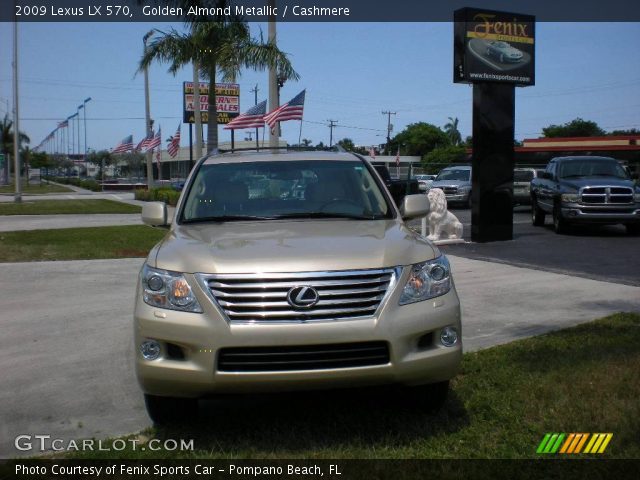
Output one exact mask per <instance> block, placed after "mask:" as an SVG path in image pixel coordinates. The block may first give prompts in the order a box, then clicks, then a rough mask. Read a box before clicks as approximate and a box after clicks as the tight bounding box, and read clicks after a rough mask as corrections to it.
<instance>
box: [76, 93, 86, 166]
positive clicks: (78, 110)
mask: <svg viewBox="0 0 640 480" xmlns="http://www.w3.org/2000/svg"><path fill="white" fill-rule="evenodd" d="M82 109H84V104H82V105H78V109H77V111H76V113H77V114H78V119H77V120H76V122H77V126H78V155H80V110H82ZM78 170H79V169H78Z"/></svg>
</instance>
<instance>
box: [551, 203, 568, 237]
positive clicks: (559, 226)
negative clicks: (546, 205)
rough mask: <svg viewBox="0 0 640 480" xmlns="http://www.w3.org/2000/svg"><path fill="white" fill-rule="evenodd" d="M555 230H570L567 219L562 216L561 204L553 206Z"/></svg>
mask: <svg viewBox="0 0 640 480" xmlns="http://www.w3.org/2000/svg"><path fill="white" fill-rule="evenodd" d="M553 230H554V231H555V232H556V233H558V234H562V233H567V230H568V224H567V221H566V220H565V219H564V218H563V217H562V212H561V211H560V206H559V205H556V206H555V207H554V208H553Z"/></svg>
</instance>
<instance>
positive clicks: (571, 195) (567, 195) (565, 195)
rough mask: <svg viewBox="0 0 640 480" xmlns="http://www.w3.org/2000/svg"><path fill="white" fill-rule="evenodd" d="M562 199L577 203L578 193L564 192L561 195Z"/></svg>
mask: <svg viewBox="0 0 640 480" xmlns="http://www.w3.org/2000/svg"><path fill="white" fill-rule="evenodd" d="M561 198H562V201H563V202H566V203H576V202H577V201H578V194H577V193H563V194H562V195H561Z"/></svg>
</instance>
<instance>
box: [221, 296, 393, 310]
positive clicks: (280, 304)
mask: <svg viewBox="0 0 640 480" xmlns="http://www.w3.org/2000/svg"><path fill="white" fill-rule="evenodd" d="M383 296H384V295H376V296H375V297H368V298H359V297H358V298H341V299H336V300H324V299H323V298H322V295H320V301H318V303H317V304H316V305H317V306H318V307H324V306H328V305H345V304H350V303H371V302H375V303H378V301H379V300H382V297H383ZM218 303H219V304H220V306H222V307H231V308H234V307H240V308H260V307H289V306H290V305H289V303H287V302H286V301H284V302H243V303H233V302H227V301H226V300H218Z"/></svg>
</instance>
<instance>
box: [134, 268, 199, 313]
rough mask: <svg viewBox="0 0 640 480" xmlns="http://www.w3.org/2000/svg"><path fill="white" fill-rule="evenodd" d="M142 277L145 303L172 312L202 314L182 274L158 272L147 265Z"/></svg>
mask: <svg viewBox="0 0 640 480" xmlns="http://www.w3.org/2000/svg"><path fill="white" fill-rule="evenodd" d="M140 277H141V278H140V280H141V282H142V297H143V299H144V302H145V303H147V304H149V305H151V306H153V307H159V308H168V309H170V310H181V311H183V312H196V313H202V308H200V304H199V303H198V300H196V297H195V295H194V294H193V291H192V290H191V287H190V286H189V284H188V283H187V281H186V279H185V278H184V275H182V274H181V273H177V272H169V271H167V270H158V269H155V268H151V267H149V266H148V265H147V264H145V265H144V267H142V272H141V275H140Z"/></svg>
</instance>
